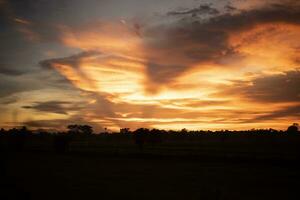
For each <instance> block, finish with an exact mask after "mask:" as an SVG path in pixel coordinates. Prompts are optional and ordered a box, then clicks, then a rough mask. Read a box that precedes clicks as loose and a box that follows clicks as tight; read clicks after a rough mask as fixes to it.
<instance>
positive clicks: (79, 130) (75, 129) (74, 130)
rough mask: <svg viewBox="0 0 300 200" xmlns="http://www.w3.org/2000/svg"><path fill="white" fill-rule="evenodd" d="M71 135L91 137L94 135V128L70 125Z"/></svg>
mask: <svg viewBox="0 0 300 200" xmlns="http://www.w3.org/2000/svg"><path fill="white" fill-rule="evenodd" d="M67 128H68V129H69V131H68V132H69V133H71V134H83V135H91V134H92V133H93V127H91V126H89V125H78V124H72V125H68V126H67Z"/></svg>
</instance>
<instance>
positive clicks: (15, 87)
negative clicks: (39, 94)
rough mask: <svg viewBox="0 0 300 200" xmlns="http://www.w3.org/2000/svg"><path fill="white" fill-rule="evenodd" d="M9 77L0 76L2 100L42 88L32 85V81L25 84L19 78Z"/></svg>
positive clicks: (0, 95)
mask: <svg viewBox="0 0 300 200" xmlns="http://www.w3.org/2000/svg"><path fill="white" fill-rule="evenodd" d="M16 78H17V77H10V76H6V75H1V74H0V97H1V98H4V97H7V96H10V95H13V94H16V93H19V92H25V91H32V90H37V89H40V88H42V86H41V85H38V84H36V83H34V81H32V82H30V81H27V82H25V81H24V80H22V79H21V78H19V79H16Z"/></svg>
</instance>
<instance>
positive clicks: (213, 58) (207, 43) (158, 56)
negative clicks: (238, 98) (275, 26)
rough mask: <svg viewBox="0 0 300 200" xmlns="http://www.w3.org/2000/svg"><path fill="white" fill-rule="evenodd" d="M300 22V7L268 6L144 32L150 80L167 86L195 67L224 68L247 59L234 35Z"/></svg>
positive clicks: (153, 28) (178, 23)
mask: <svg viewBox="0 0 300 200" xmlns="http://www.w3.org/2000/svg"><path fill="white" fill-rule="evenodd" d="M206 9H208V8H206ZM196 10H197V9H196ZM186 12H187V13H189V11H186ZM173 14H174V13H173ZM299 19H300V6H294V5H292V4H287V5H284V4H268V5H266V6H264V7H259V8H255V9H251V10H244V11H240V12H227V13H225V14H219V15H217V16H213V17H211V18H209V19H205V20H201V19H200V20H199V19H198V18H194V19H193V18H191V20H187V21H186V20H185V21H181V20H179V21H177V22H176V23H174V24H171V25H170V24H169V25H160V26H156V27H151V28H149V29H147V30H145V31H144V36H145V37H146V38H150V39H149V40H146V42H145V45H146V48H145V49H146V51H147V54H146V56H147V59H148V60H149V65H148V66H147V67H148V69H147V72H148V76H149V80H152V81H154V82H155V83H157V84H160V83H161V84H166V83H168V82H170V81H172V80H174V78H176V77H178V76H180V75H181V74H182V73H183V72H185V71H187V70H188V69H190V68H191V67H192V66H194V65H195V64H197V65H198V66H199V65H201V64H205V63H217V64H220V63H221V64H224V63H226V60H228V59H230V60H238V59H242V58H243V57H244V55H242V54H240V53H239V51H238V50H237V49H236V47H234V46H232V45H231V44H230V43H229V38H230V36H231V35H235V34H239V33H240V32H241V31H247V30H251V29H252V28H254V27H255V25H259V24H266V23H280V22H284V23H290V24H300V20H299ZM153 63H155V64H153ZM173 71H174V73H172V72H173ZM153 72H156V73H153ZM170 77H173V78H170Z"/></svg>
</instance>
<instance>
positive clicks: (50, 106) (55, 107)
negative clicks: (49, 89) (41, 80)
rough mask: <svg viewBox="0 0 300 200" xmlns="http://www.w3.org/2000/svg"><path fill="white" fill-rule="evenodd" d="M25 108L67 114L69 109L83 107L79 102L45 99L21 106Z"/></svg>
mask: <svg viewBox="0 0 300 200" xmlns="http://www.w3.org/2000/svg"><path fill="white" fill-rule="evenodd" d="M22 108H25V109H34V110H36V111H40V112H48V113H56V114H64V115H67V114H68V112H70V111H80V110H81V109H82V108H83V107H82V105H81V103H76V102H75V103H74V102H69V101H47V102H35V103H34V104H33V105H30V106H23V107H22Z"/></svg>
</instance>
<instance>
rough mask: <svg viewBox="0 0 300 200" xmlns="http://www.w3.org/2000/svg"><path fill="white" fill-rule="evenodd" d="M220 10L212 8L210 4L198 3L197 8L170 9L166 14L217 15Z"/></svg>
mask: <svg viewBox="0 0 300 200" xmlns="http://www.w3.org/2000/svg"><path fill="white" fill-rule="evenodd" d="M219 13H220V12H219V11H218V10H217V9H215V8H213V7H212V6H211V5H207V4H205V5H200V6H199V7H198V8H193V9H187V10H182V11H171V12H168V15H171V16H182V15H191V16H192V17H196V16H198V15H217V14H219Z"/></svg>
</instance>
